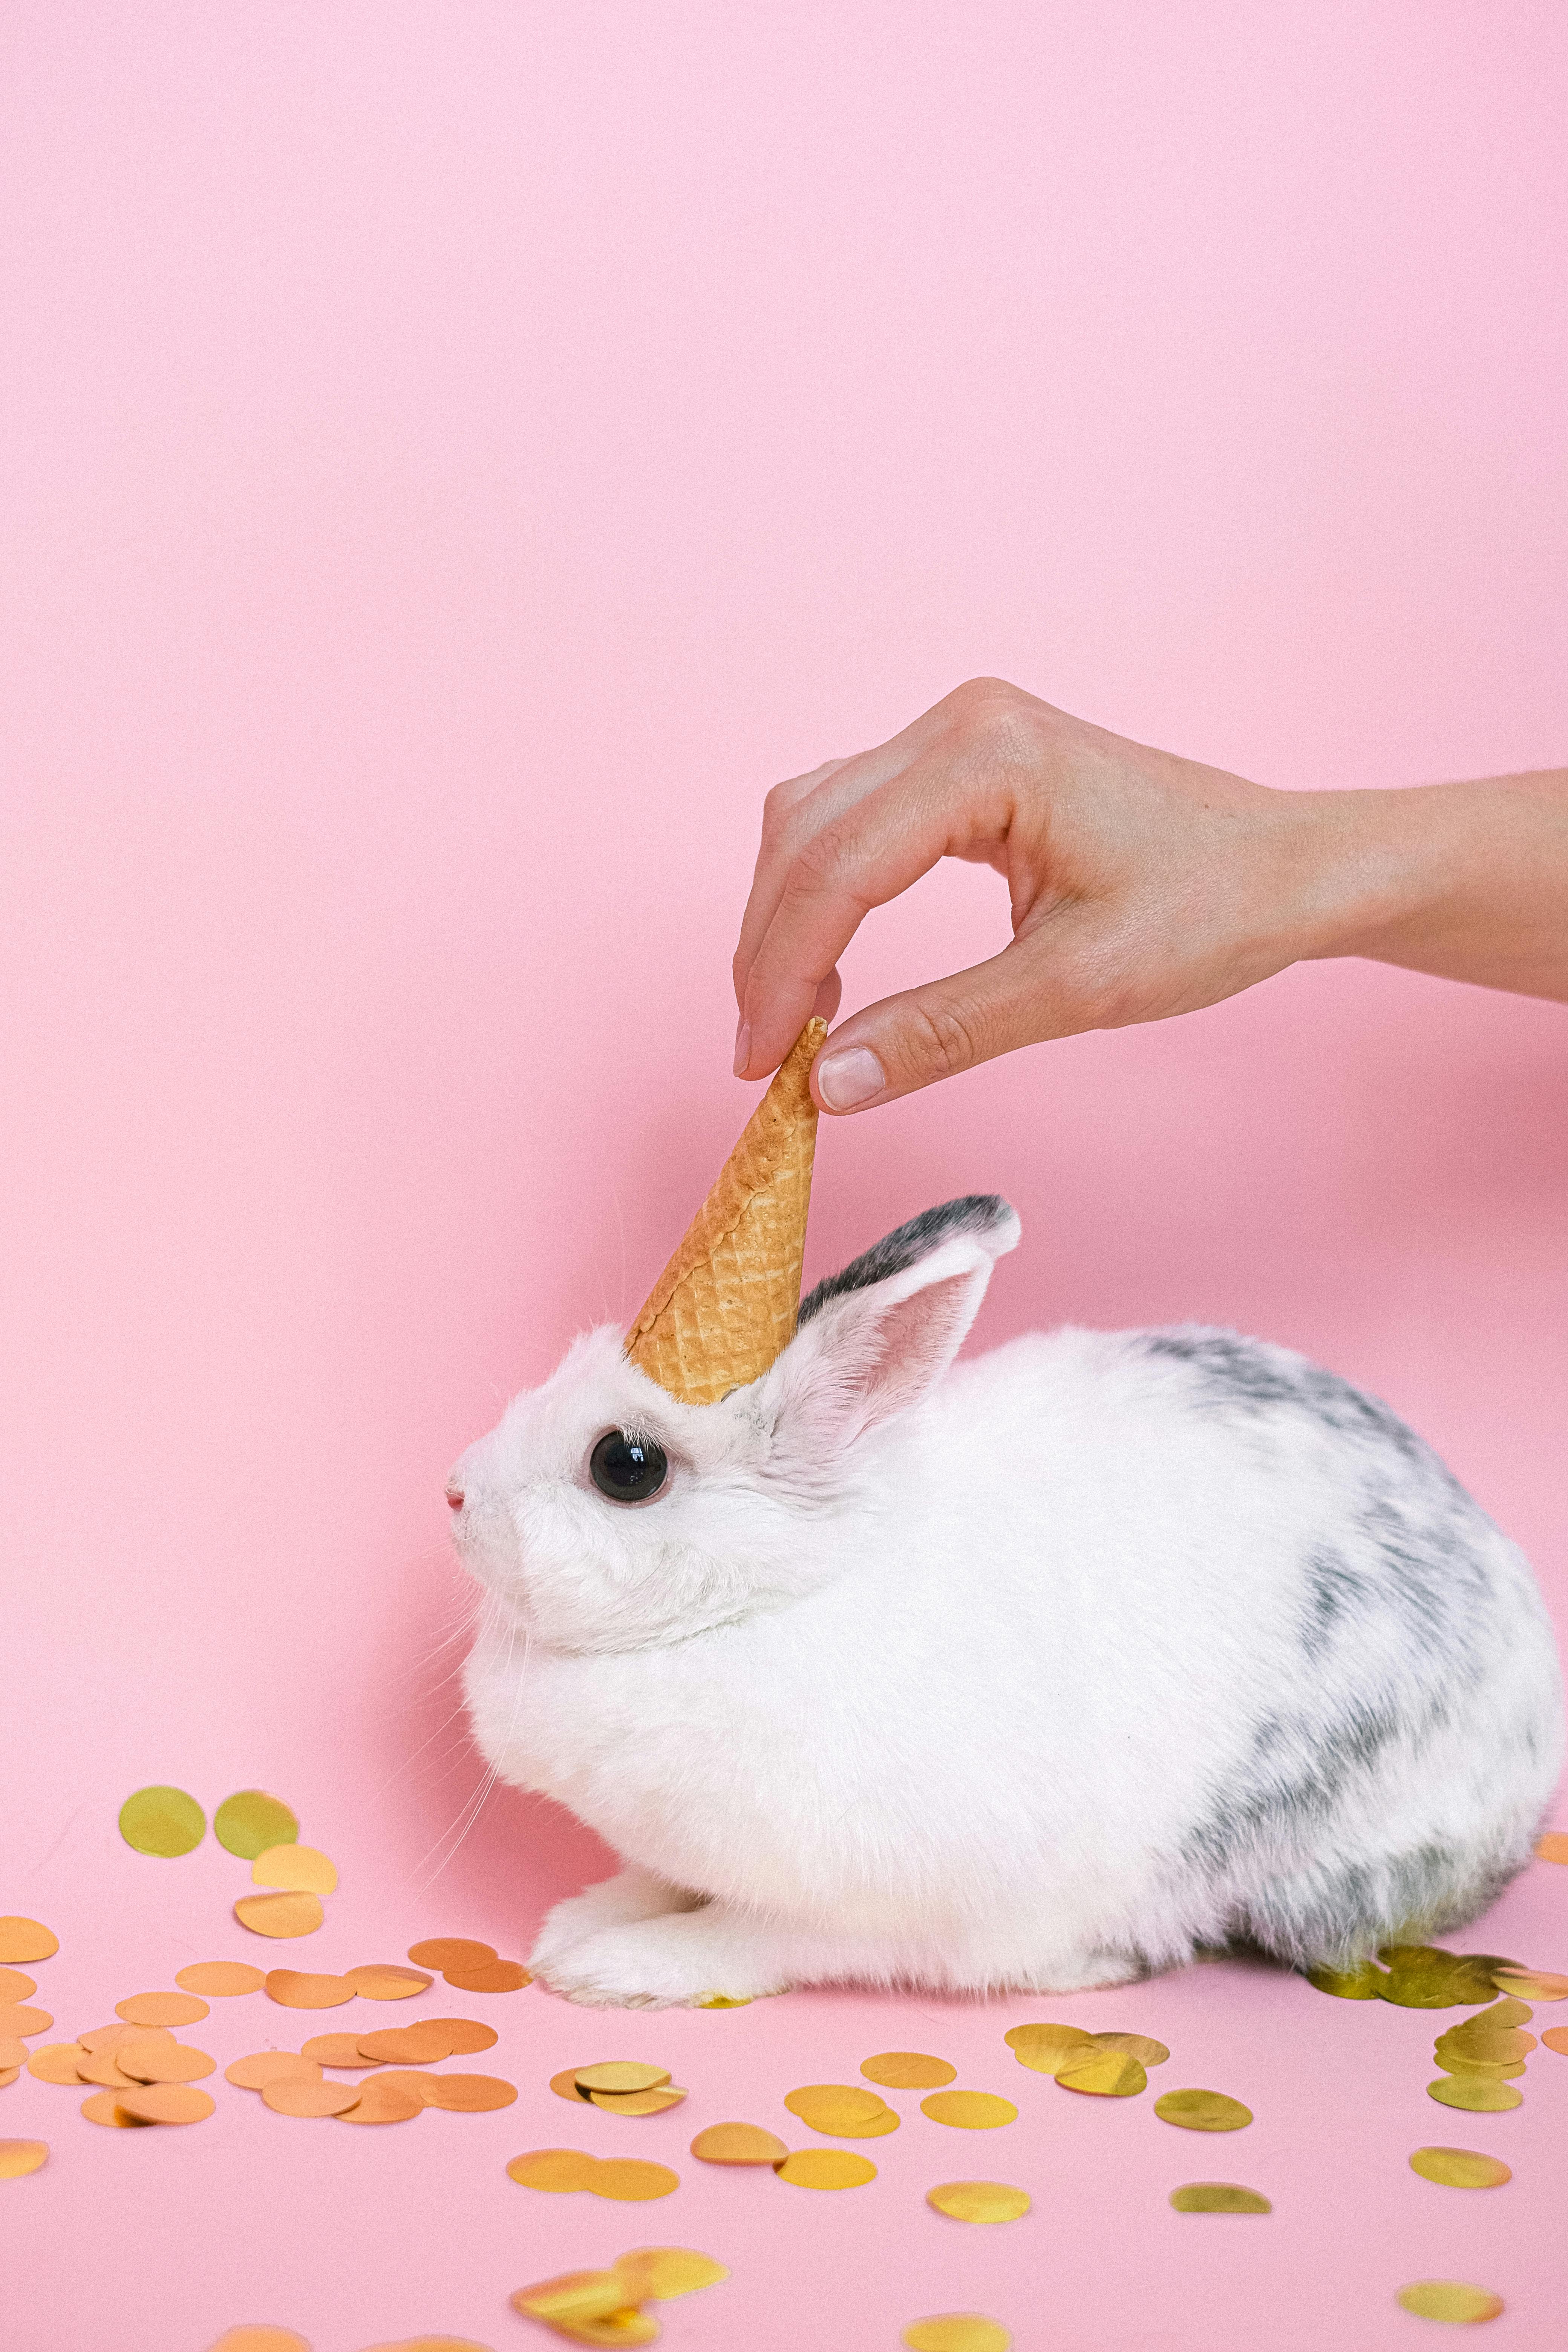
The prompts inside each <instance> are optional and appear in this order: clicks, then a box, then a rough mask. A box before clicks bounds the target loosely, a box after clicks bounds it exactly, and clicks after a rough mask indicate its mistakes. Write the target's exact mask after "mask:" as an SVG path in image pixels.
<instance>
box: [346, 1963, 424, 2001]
mask: <svg viewBox="0 0 1568 2352" xmlns="http://www.w3.org/2000/svg"><path fill="white" fill-rule="evenodd" d="M348 1980H349V1982H350V1984H351V1985H353V1989H354V1990H355V1992H357V1993H358V1994H359V1996H360V1999H361V2000H412V1999H413V1997H414V1995H415V1994H416V1993H418V1992H427V1991H428V1990H429V1989H430V1986H431V1984H432V1983H433V1981H434V1979H432V1978H430V1977H427V1976H426V1974H425V1973H424V1971H423V1969H402V1968H395V1967H393V1965H392V1964H391V1962H390V1961H387V1960H369V1961H366V1962H365V1963H364V1964H363V1966H361V1967H360V1968H357V1969H349V1971H348Z"/></svg>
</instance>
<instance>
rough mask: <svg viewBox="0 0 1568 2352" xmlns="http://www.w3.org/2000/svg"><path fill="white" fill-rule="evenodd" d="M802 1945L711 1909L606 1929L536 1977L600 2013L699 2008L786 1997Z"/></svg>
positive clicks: (538, 1967)
mask: <svg viewBox="0 0 1568 2352" xmlns="http://www.w3.org/2000/svg"><path fill="white" fill-rule="evenodd" d="M616 1884H617V1885H618V1884H619V1882H618V1881H616ZM579 1899H580V1900H581V1899H585V1898H579ZM571 1907H572V1906H569V1905H564V1904H563V1905H562V1906H559V1908H560V1909H562V1910H565V1909H569V1908H571ZM555 1916H557V1914H556V1913H555V1912H552V1914H551V1919H552V1920H553V1919H554V1918H555ZM548 1932H549V1923H547V1924H546V1933H547V1934H548ZM795 1940H796V1939H795V1938H794V1937H790V1936H789V1935H788V1934H787V1933H785V1932H784V1931H782V1930H780V1929H779V1928H777V1927H772V1926H770V1925H769V1924H768V1923H767V1922H766V1921H763V1920H759V1919H755V1918H752V1917H750V1916H747V1915H745V1914H744V1913H742V1912H739V1911H733V1910H731V1908H730V1907H729V1906H728V1905H726V1904H723V1903H704V1904H700V1906H698V1907H696V1908H692V1909H689V1910H681V1911H677V1910H673V1909H669V1908H667V1909H666V1910H665V1911H664V1912H663V1913H662V1914H660V1915H659V1916H657V1917H655V1916H647V1915H646V1914H645V1915H644V1916H643V1917H641V1918H640V1919H630V1920H624V1921H623V1922H621V1923H620V1924H618V1925H616V1926H607V1927H603V1928H602V1929H600V1931H599V1932H598V1933H597V1934H595V1935H590V1936H586V1937H583V1938H582V1939H581V1940H580V1941H574V1942H573V1943H571V1944H570V1945H567V1946H563V1947H561V1948H558V1949H557V1950H556V1951H555V1952H554V1953H552V1956H551V1957H550V1958H546V1959H544V1960H543V1962H542V1964H541V1963H540V1962H539V1961H537V1960H536V1961H535V1963H534V1973H535V1975H536V1976H538V1977H539V1978H541V1979H542V1981H543V1982H544V1983H545V1984H546V1985H547V1986H548V1987H549V1989H550V1990H551V1991H552V1992H558V1993H563V1994H564V1995H565V1997H566V1998H567V2000H576V2001H582V2002H583V2003H584V2005H585V2006H587V2007H589V2008H593V2009H675V2008H698V2007H700V2005H701V2004H702V2002H703V2001H704V2000H713V1999H714V1998H716V1997H723V1998H725V1999H728V2000H754V1999H756V1998H758V1997H759V1996H760V1995H762V1994H764V1993H774V1992H784V1991H786V1990H788V1987H789V1985H790V1983H791V1981H792V1979H793V1978H794V1976H795V1969H792V1967H791V1966H790V1964H789V1963H790V1960H791V1958H792V1957H793V1954H792V1950H791V1947H792V1946H793V1945H794V1944H795Z"/></svg>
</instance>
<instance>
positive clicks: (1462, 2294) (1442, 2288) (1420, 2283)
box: [1394, 2279, 1503, 2322]
mask: <svg viewBox="0 0 1568 2352" xmlns="http://www.w3.org/2000/svg"><path fill="white" fill-rule="evenodd" d="M1394 2300H1395V2301H1396V2302H1397V2303H1398V2304H1399V2305H1400V2306H1401V2307H1402V2308H1403V2309H1404V2310H1405V2311H1413V2312H1414V2313H1415V2316H1416V2318H1417V2319H1454V2320H1461V2321H1470V2322H1474V2321H1476V2320H1478V2319H1496V2318H1497V2317H1498V2316H1499V2315H1500V2312H1501V2310H1502V2307H1503V2305H1502V2297H1501V2295H1500V2294H1490V2293H1489V2291H1488V2289H1487V2288H1486V2287H1484V2286H1467V2285H1465V2284H1464V2283H1463V2282H1462V2281H1461V2280H1459V2279H1417V2281H1416V2282H1415V2285H1414V2286H1402V2287H1401V2288H1400V2290H1399V2293H1398V2294H1397V2295H1396V2296H1395V2298H1394Z"/></svg>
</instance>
